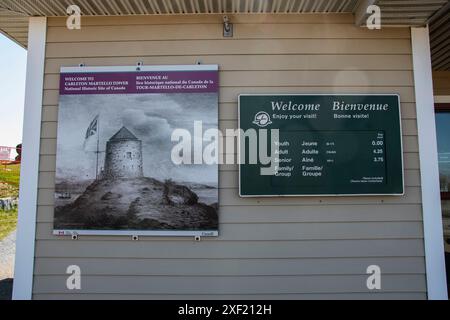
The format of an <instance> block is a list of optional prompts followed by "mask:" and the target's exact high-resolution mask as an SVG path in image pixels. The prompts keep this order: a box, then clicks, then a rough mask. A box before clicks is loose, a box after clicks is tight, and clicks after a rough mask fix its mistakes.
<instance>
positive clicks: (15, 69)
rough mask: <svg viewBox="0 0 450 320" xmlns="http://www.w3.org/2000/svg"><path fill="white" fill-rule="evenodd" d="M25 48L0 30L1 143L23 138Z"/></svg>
mask: <svg viewBox="0 0 450 320" xmlns="http://www.w3.org/2000/svg"><path fill="white" fill-rule="evenodd" d="M26 59H27V51H26V50H25V49H23V48H22V47H20V46H19V45H17V44H16V43H15V42H13V41H11V40H9V39H8V38H6V37H5V36H4V35H2V34H0V146H7V147H15V146H16V145H18V144H19V143H21V142H22V123H23V104H24V95H25V72H26V63H27V61H26Z"/></svg>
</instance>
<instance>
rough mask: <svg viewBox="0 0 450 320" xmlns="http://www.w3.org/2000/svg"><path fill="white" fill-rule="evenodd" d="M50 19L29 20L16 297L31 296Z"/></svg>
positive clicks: (15, 271) (15, 282)
mask: <svg viewBox="0 0 450 320" xmlns="http://www.w3.org/2000/svg"><path fill="white" fill-rule="evenodd" d="M46 33H47V18H45V17H32V18H30V20H29V34H28V58H27V72H26V84H25V109H24V124H23V152H22V164H21V174H20V193H19V194H20V199H19V222H18V227H17V242H16V262H15V270H14V288H13V299H14V300H29V299H31V297H32V288H33V269H34V249H35V233H36V213H37V196H38V177H39V149H40V136H41V110H42V98H43V89H44V64H45V46H46V43H45V42H46Z"/></svg>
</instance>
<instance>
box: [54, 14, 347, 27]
mask: <svg viewBox="0 0 450 320" xmlns="http://www.w3.org/2000/svg"><path fill="white" fill-rule="evenodd" d="M188 23H192V24H198V23H201V24H216V23H220V24H222V23H223V15H222V14H207V15H176V16H171V15H164V16H157V15H155V16H151V17H149V16H129V17H114V16H109V17H83V25H84V26H97V25H100V26H115V25H149V24H150V25H158V24H162V25H171V24H176V25H179V24H188ZM249 23H250V24H254V23H265V24H269V23H280V24H286V23H289V24H293V25H296V24H303V23H306V24H311V23H314V24H316V23H321V24H330V23H332V24H336V23H342V24H351V25H353V23H354V17H353V15H352V14H326V15H325V14H304V15H283V17H282V19H280V16H276V15H270V14H250V15H249V14H233V24H249ZM65 25H66V18H54V17H52V18H49V19H48V26H49V27H55V26H56V27H58V26H59V27H61V26H65Z"/></svg>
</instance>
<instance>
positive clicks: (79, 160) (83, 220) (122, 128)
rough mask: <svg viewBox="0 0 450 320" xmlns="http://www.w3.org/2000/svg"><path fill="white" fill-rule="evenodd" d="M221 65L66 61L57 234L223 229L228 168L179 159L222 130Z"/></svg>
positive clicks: (185, 233)
mask: <svg viewBox="0 0 450 320" xmlns="http://www.w3.org/2000/svg"><path fill="white" fill-rule="evenodd" d="M218 90H219V76H218V66H217V65H198V66H197V65H196V66H158V67H92V68H91V67H80V68H62V69H61V80H60V103H59V117H58V138H57V145H58V146H57V162H56V192H55V221H54V234H55V235H74V234H76V235H131V236H140V235H145V236H146V235H148V236H217V235H218V176H219V170H218V165H204V164H196V165H186V164H178V163H175V162H174V161H173V160H172V151H173V146H174V142H173V140H172V139H173V133H174V132H175V131H176V130H183V132H187V133H192V134H193V135H194V134H195V133H194V126H195V123H202V125H203V129H204V130H208V129H218Z"/></svg>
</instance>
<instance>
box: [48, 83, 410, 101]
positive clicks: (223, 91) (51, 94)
mask: <svg viewBox="0 0 450 320" xmlns="http://www.w3.org/2000/svg"><path fill="white" fill-rule="evenodd" d="M245 93H247V94H250V93H264V94H290V93H298V94H300V93H303V94H314V93H325V94H346V93H348V94H350V93H361V94H371V93H375V94H376V93H387V94H393V93H396V94H399V95H400V99H401V101H402V102H403V103H414V102H415V93H414V87H412V86H411V87H392V86H391V87H384V86H381V87H376V86H372V87H368V86H367V85H363V86H361V87H358V86H355V87H348V86H339V85H336V86H316V87H299V86H292V87H277V88H274V87H235V86H233V87H221V88H220V92H219V102H221V103H230V102H232V103H237V101H238V96H239V95H240V94H245ZM58 103H59V90H58V89H52V90H44V100H43V105H44V106H54V105H58Z"/></svg>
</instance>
